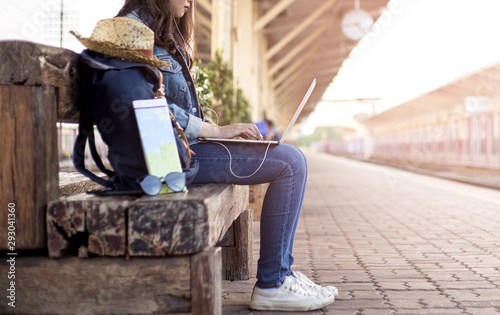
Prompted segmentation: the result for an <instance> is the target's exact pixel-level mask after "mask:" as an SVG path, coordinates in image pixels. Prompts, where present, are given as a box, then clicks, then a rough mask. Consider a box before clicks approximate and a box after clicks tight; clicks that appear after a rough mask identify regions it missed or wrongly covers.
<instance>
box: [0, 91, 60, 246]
mask: <svg viewBox="0 0 500 315" xmlns="http://www.w3.org/2000/svg"><path fill="white" fill-rule="evenodd" d="M0 121H1V122H2V123H1V124H0V135H1V141H0V143H2V150H0V165H1V168H2V172H1V175H0V203H1V204H3V205H7V204H8V203H14V204H15V205H16V249H17V250H22V249H40V248H45V246H46V245H45V242H46V236H45V234H46V232H45V224H44V221H45V220H44V218H45V209H46V205H47V202H48V201H49V200H52V199H56V198H57V196H58V184H57V176H58V169H59V167H58V158H57V130H56V95H55V88H53V87H50V86H13V85H10V86H5V85H3V86H2V85H0ZM6 220H7V216H1V217H0V249H7V242H6V237H7V232H6V229H7V223H6Z"/></svg>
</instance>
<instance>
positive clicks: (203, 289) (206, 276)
mask: <svg viewBox="0 0 500 315" xmlns="http://www.w3.org/2000/svg"><path fill="white" fill-rule="evenodd" d="M221 282H222V278H221V250H220V248H219V247H216V248H210V249H208V250H205V251H204V252H201V253H199V254H196V255H192V256H191V313H192V314H214V315H220V314H222V283H221Z"/></svg>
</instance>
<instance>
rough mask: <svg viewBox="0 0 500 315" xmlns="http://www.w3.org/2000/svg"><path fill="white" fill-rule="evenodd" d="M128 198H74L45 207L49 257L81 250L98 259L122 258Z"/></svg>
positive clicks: (131, 199)
mask: <svg viewBox="0 0 500 315" xmlns="http://www.w3.org/2000/svg"><path fill="white" fill-rule="evenodd" d="M133 200H134V198H132V197H123V196H122V197H118V198H113V197H110V198H107V197H93V196H89V195H85V194H82V195H77V196H73V197H70V198H67V199H59V200H56V201H52V202H50V203H49V205H48V208H47V235H48V249H49V256H50V257H61V254H62V253H63V251H64V250H70V251H76V250H78V249H79V248H80V247H81V246H84V247H85V248H86V249H87V250H88V252H89V253H94V254H98V255H101V256H120V255H125V250H126V246H125V244H126V234H127V233H126V220H127V218H126V216H127V210H128V209H129V207H130V205H131V204H132V202H133Z"/></svg>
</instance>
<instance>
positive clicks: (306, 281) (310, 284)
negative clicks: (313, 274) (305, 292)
mask: <svg viewBox="0 0 500 315" xmlns="http://www.w3.org/2000/svg"><path fill="white" fill-rule="evenodd" d="M292 274H293V275H294V276H295V277H296V278H297V280H299V281H300V282H302V283H303V284H304V285H305V286H307V287H309V288H311V289H314V290H316V291H319V292H321V293H322V294H324V295H329V294H330V290H328V288H326V287H322V286H320V285H319V284H316V283H314V282H313V281H312V280H311V279H309V278H308V277H307V276H306V275H304V274H303V273H301V272H300V271H293V272H292Z"/></svg>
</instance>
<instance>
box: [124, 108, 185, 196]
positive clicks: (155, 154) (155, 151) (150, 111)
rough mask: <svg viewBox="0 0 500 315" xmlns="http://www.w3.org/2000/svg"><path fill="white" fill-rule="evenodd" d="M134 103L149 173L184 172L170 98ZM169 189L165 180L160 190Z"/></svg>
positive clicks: (161, 175) (156, 174)
mask: <svg viewBox="0 0 500 315" xmlns="http://www.w3.org/2000/svg"><path fill="white" fill-rule="evenodd" d="M133 105H134V110H135V116H136V119H137V125H138V127H139V133H140V135H141V141H142V147H143V150H144V155H145V157H146V164H147V166H148V171H149V174H150V175H155V176H158V177H164V176H166V175H167V174H168V173H170V172H182V167H181V163H180V161H179V155H178V153H177V144H176V142H175V135H174V130H173V127H172V122H171V120H170V116H169V113H168V108H167V101H166V99H164V98H161V99H153V100H138V101H134V102H133ZM167 192H171V191H170V190H169V189H168V187H166V185H165V184H163V188H162V191H161V192H160V193H167Z"/></svg>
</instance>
